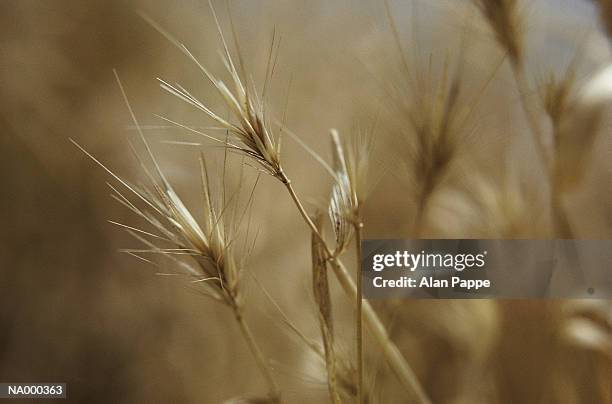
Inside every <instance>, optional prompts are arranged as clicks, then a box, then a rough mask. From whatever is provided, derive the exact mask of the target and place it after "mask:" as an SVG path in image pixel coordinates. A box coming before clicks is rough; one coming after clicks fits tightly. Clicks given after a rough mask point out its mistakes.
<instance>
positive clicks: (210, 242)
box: [72, 73, 280, 402]
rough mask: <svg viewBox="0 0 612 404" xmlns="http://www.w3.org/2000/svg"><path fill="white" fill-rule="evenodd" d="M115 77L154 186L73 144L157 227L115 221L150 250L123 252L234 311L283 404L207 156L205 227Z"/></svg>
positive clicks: (203, 169)
mask: <svg viewBox="0 0 612 404" xmlns="http://www.w3.org/2000/svg"><path fill="white" fill-rule="evenodd" d="M115 75H116V78H117V83H118V85H119V88H120V90H121V93H122V95H123V98H124V100H125V103H126V105H127V107H128V110H129V111H130V114H131V116H132V120H133V123H134V125H135V126H136V128H137V129H138V133H139V135H140V139H141V141H142V143H143V145H144V147H145V149H146V151H147V155H146V156H147V158H148V160H149V162H148V163H149V164H152V165H153V167H154V168H155V171H154V172H151V171H150V170H149V169H148V168H147V164H146V162H145V161H144V159H143V158H141V157H140V155H139V154H138V153H137V152H136V149H135V148H134V147H133V146H132V145H131V144H130V146H132V150H133V151H134V153H135V155H136V157H137V159H138V161H139V162H140V165H141V167H142V168H143V170H144V173H145V174H146V176H147V178H148V180H149V182H150V185H149V186H145V185H142V186H135V185H132V184H130V183H129V182H127V181H126V180H124V179H122V178H121V177H119V176H118V175H116V174H115V173H114V172H112V171H111V170H110V169H109V168H107V167H106V166H104V165H103V164H102V163H101V162H100V161H98V160H97V159H96V158H95V157H94V156H92V155H91V154H90V153H88V152H87V151H86V150H85V149H83V148H82V147H81V146H80V145H78V144H77V143H76V142H74V141H72V142H73V143H74V144H75V145H76V146H77V147H78V148H79V149H81V151H83V152H84V153H85V154H86V155H87V156H89V157H90V158H91V159H92V160H93V161H95V162H96V163H97V164H98V165H100V166H101V167H102V168H103V169H104V170H106V171H107V172H108V173H109V174H110V175H111V176H112V177H113V178H114V179H115V180H117V182H119V184H121V185H122V186H123V187H124V188H126V189H127V191H128V192H129V194H124V193H122V192H121V191H119V189H117V188H115V187H114V186H112V185H110V184H109V185H110V187H111V189H112V190H113V192H114V195H113V197H114V198H115V199H116V200H117V201H119V202H120V203H121V204H122V205H124V206H126V207H127V208H128V209H130V210H131V211H132V212H134V213H135V214H136V215H137V216H138V217H139V218H141V219H143V220H144V221H145V222H146V223H148V224H149V225H150V226H151V228H152V229H153V230H152V231H147V230H143V229H139V228H136V227H132V226H128V225H125V224H121V223H116V222H112V223H114V224H116V225H119V226H120V227H122V228H124V229H126V230H127V231H128V233H130V234H131V235H132V236H133V237H135V238H136V239H137V240H138V241H140V242H141V243H143V244H144V245H145V246H146V247H147V248H144V249H124V250H123V251H124V252H126V253H128V254H130V255H132V256H134V257H137V258H139V259H141V260H144V261H146V262H150V263H152V261H150V260H149V259H147V258H145V257H144V256H146V255H149V254H154V255H161V256H162V257H165V258H167V259H169V260H171V261H172V262H173V263H174V264H176V265H175V266H174V268H175V269H176V272H173V273H171V274H164V275H176V276H186V277H187V278H188V280H189V281H190V284H191V285H192V286H195V287H196V288H197V289H196V290H197V291H199V292H200V293H202V294H204V295H205V296H207V297H209V298H211V299H213V300H214V301H217V302H219V303H221V304H224V305H226V306H227V307H229V308H230V310H231V311H232V313H233V315H234V318H235V319H236V321H237V323H238V325H239V327H240V330H241V333H242V335H243V337H244V339H245V341H246V343H247V345H248V347H249V349H250V351H251V353H252V354H253V356H254V358H255V360H256V362H257V365H258V367H259V369H260V370H261V373H262V375H263V377H264V379H265V380H266V383H267V385H268V390H269V396H268V400H270V402H280V391H279V388H278V386H277V384H276V381H275V380H274V377H273V375H272V371H271V369H270V366H269V364H268V362H267V360H266V358H265V356H264V355H263V353H262V351H261V349H260V347H259V345H258V344H257V342H256V340H255V338H254V336H253V334H252V333H251V330H250V328H249V325H248V324H247V322H246V320H245V318H244V315H243V302H242V294H241V288H240V286H241V276H240V272H241V271H240V268H239V266H238V260H237V259H236V258H235V253H234V247H233V241H235V237H236V235H235V234H233V233H232V229H236V228H237V226H234V225H233V224H232V223H227V219H226V218H227V217H229V216H224V215H223V212H224V211H225V210H226V208H227V207H226V206H221V209H220V210H218V209H217V208H216V206H215V203H214V202H213V197H212V192H211V188H210V185H209V181H208V172H207V169H206V163H205V160H204V158H203V156H202V157H201V159H200V167H201V181H202V199H203V203H204V209H205V212H206V214H205V216H204V220H203V222H202V223H200V222H198V221H197V220H196V219H195V218H194V216H193V215H192V213H191V212H190V210H189V209H188V208H187V207H186V205H185V204H184V203H183V201H182V200H181V198H180V197H179V196H178V194H177V193H176V192H175V191H174V189H173V188H172V186H171V185H170V183H169V181H168V180H167V179H166V177H165V176H164V174H163V172H162V170H161V168H160V166H159V164H158V163H157V160H156V159H155V157H154V155H153V153H152V151H151V148H150V146H149V144H148V142H147V141H146V139H145V137H144V134H143V132H142V130H141V128H140V125H139V123H138V121H137V119H136V117H135V115H134V113H133V111H132V109H131V106H130V104H129V101H128V99H127V96H126V94H125V91H124V89H123V86H122V84H121V82H120V81H119V77H118V76H117V74H116V73H115ZM130 195H131V197H130ZM138 202H140V203H141V204H144V206H145V207H140V206H139V203H138ZM222 203H224V202H222ZM184 258H188V259H184Z"/></svg>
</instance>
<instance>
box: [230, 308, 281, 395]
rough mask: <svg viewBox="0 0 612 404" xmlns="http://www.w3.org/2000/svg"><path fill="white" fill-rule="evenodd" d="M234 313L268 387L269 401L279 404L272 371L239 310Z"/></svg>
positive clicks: (277, 389) (278, 391) (276, 386)
mask: <svg viewBox="0 0 612 404" xmlns="http://www.w3.org/2000/svg"><path fill="white" fill-rule="evenodd" d="M234 312H235V316H236V321H237V322H238V325H239V326H240V331H241V332H242V335H243V336H244V339H245V340H246V342H247V345H248V346H249V349H250V350H251V353H252V354H253V357H254V358H255V362H257V366H258V367H259V370H260V371H261V373H262V375H263V376H264V379H265V380H266V384H267V385H268V394H269V395H270V399H271V400H273V402H275V403H281V398H280V397H281V394H280V389H279V388H278V385H277V384H276V381H275V380H274V377H273V376H272V370H271V369H270V366H269V365H268V362H267V361H266V358H265V357H264V355H263V353H262V352H261V348H259V345H258V344H257V341H255V337H254V336H253V333H252V332H251V328H250V327H249V325H248V324H247V322H246V320H245V319H244V317H243V316H242V313H241V312H240V309H238V308H236V309H235V311H234Z"/></svg>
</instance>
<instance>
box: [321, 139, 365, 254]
mask: <svg viewBox="0 0 612 404" xmlns="http://www.w3.org/2000/svg"><path fill="white" fill-rule="evenodd" d="M330 133H331V140H332V155H333V173H334V184H333V186H332V192H331V197H330V203H329V218H330V220H331V223H332V227H333V230H334V234H335V237H336V253H337V254H339V253H340V252H342V251H344V249H345V248H346V247H347V246H348V244H349V242H350V240H351V237H352V234H353V228H354V226H355V225H357V226H361V220H362V219H361V212H360V209H361V206H362V204H363V201H364V199H365V197H366V195H367V191H366V185H367V184H366V179H367V170H368V162H369V156H370V153H371V151H372V137H371V136H370V135H369V134H368V133H365V132H358V134H357V135H356V136H353V137H351V138H349V139H348V140H344V139H341V138H340V135H339V133H338V131H336V130H335V129H332V130H331V132H330Z"/></svg>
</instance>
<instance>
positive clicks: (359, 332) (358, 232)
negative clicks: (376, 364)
mask: <svg viewBox="0 0 612 404" xmlns="http://www.w3.org/2000/svg"><path fill="white" fill-rule="evenodd" d="M354 227H355V250H356V251H357V266H356V271H355V272H356V273H355V276H356V277H355V279H356V280H357V296H356V297H357V299H356V300H357V305H356V310H355V340H356V341H357V400H358V402H359V403H360V404H363V402H364V401H363V397H364V394H363V326H362V320H363V312H362V303H363V288H362V279H361V276H362V274H361V236H362V231H363V223H362V222H361V220H358V221H356V222H355V226H354Z"/></svg>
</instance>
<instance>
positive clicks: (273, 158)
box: [159, 5, 287, 182]
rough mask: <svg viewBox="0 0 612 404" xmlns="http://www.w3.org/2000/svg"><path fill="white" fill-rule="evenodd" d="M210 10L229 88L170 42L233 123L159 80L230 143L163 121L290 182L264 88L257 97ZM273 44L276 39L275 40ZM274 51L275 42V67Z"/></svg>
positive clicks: (189, 54) (186, 93) (184, 91)
mask: <svg viewBox="0 0 612 404" xmlns="http://www.w3.org/2000/svg"><path fill="white" fill-rule="evenodd" d="M211 10H212V13H213V17H214V20H215V23H216V25H217V30H218V32H219V36H220V38H221V42H222V44H223V63H224V65H225V67H226V69H227V71H228V73H229V75H230V77H231V83H230V85H228V84H227V83H225V82H224V81H223V80H220V79H217V78H216V77H215V76H214V75H212V74H211V73H210V72H209V71H208V70H207V69H206V68H205V67H204V66H203V65H202V64H201V63H200V62H199V61H198V60H197V59H196V58H195V56H194V55H193V54H192V53H191V51H189V49H187V47H186V46H185V45H183V44H182V43H179V42H177V41H176V40H174V39H173V38H170V40H171V41H172V42H173V43H174V44H175V45H176V46H177V47H178V48H179V49H180V50H181V51H182V52H183V53H184V54H185V55H187V56H188V57H189V58H190V59H191V60H192V61H193V62H194V63H195V64H196V65H197V67H198V68H199V69H200V70H201V71H202V73H203V74H204V76H205V77H206V78H207V79H208V81H210V83H211V84H212V85H213V86H214V87H215V88H216V90H217V91H218V93H219V94H220V95H221V97H222V98H223V101H224V102H225V104H226V106H227V108H228V110H229V112H230V114H231V116H232V118H233V119H225V118H223V117H221V115H219V114H217V113H216V112H214V111H213V110H212V109H211V108H209V107H208V106H207V105H206V103H203V102H201V101H200V100H198V99H197V98H195V97H194V96H193V95H192V94H191V93H190V92H189V91H187V90H186V89H185V88H183V87H182V86H180V85H178V84H177V85H172V84H170V83H168V82H166V81H164V80H161V79H159V81H160V83H161V84H160V86H161V87H162V88H163V89H164V90H166V91H167V92H169V93H170V94H172V95H175V96H176V97H178V98H179V99H181V100H183V101H184V102H186V103H188V104H190V105H192V106H193V107H195V108H196V109H198V110H200V111H202V112H204V113H205V114H206V115H207V116H209V117H210V118H212V119H213V120H214V121H215V122H216V123H217V124H219V125H221V127H223V128H224V129H226V130H227V133H228V135H229V136H228V139H219V138H218V137H215V136H213V135H209V134H207V133H204V132H202V131H199V130H196V129H195V128H191V127H188V126H186V125H183V124H180V123H178V122H175V121H172V120H170V119H167V118H163V117H162V119H165V120H166V121H168V122H170V123H172V124H174V125H177V126H179V127H182V128H184V129H187V130H189V131H190V132H193V133H197V134H200V135H202V136H204V137H206V138H208V139H211V140H213V141H216V142H219V143H223V144H224V145H225V147H227V148H228V149H229V150H231V151H234V152H238V153H241V154H244V155H246V156H248V157H250V158H252V159H253V160H255V161H256V162H257V163H258V164H259V165H260V167H261V168H262V171H263V172H265V173H266V174H270V175H272V176H274V177H277V178H279V179H280V180H281V181H283V182H285V181H287V179H286V177H285V175H284V173H283V170H282V168H281V161H280V137H276V136H274V134H273V130H272V125H271V123H270V120H269V117H268V114H267V111H266V109H265V102H264V98H265V87H264V91H263V94H262V96H261V97H260V96H259V95H258V94H257V90H256V89H255V86H254V85H252V84H250V83H249V82H248V80H247V78H246V73H245V68H244V66H243V63H242V60H241V59H240V58H239V63H238V64H236V63H235V61H234V59H233V58H232V56H231V53H230V50H229V47H228V44H227V42H226V40H225V37H224V35H223V32H222V30H221V26H220V24H219V21H218V19H217V15H216V13H215V11H214V8H212V5H211ZM273 41H274V39H273ZM273 50H274V42H273V44H272V49H271V53H270V60H269V64H273V63H274V60H273V59H274V58H273V56H272V54H273ZM273 70H274V69H273V65H272V66H268V75H267V77H266V80H270V79H271V75H272V71H273Z"/></svg>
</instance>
